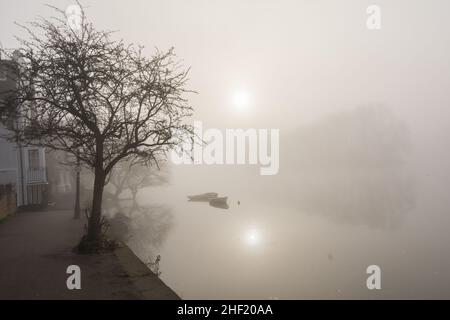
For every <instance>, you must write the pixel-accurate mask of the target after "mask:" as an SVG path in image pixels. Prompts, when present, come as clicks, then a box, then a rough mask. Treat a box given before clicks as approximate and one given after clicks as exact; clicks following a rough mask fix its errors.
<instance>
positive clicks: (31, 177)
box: [25, 168, 47, 184]
mask: <svg viewBox="0 0 450 320" xmlns="http://www.w3.org/2000/svg"><path fill="white" fill-rule="evenodd" d="M25 182H26V183H28V184H37V183H47V170H46V169H45V168H28V170H26V173H25Z"/></svg>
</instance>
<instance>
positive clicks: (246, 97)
mask: <svg viewBox="0 0 450 320" xmlns="http://www.w3.org/2000/svg"><path fill="white" fill-rule="evenodd" d="M232 102H233V106H234V107H235V109H236V110H237V111H240V112H245V111H247V110H248V108H249V106H250V94H249V93H248V92H247V91H245V90H239V91H236V92H235V93H234V94H233V97H232Z"/></svg>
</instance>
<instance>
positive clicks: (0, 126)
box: [0, 59, 48, 207]
mask: <svg viewBox="0 0 450 320" xmlns="http://www.w3.org/2000/svg"><path fill="white" fill-rule="evenodd" d="M15 63H17V62H16V61H13V60H2V59H0V108H5V101H6V99H7V96H8V94H11V93H10V91H11V89H14V87H15V85H16V84H15V82H14V80H13V79H14V77H12V76H10V75H9V74H8V73H9V72H11V70H13V68H11V66H13V65H14V64H15ZM15 107H20V106H15ZM17 120H18V119H14V118H13V117H11V116H10V115H8V113H5V112H2V110H0V185H7V184H11V185H13V187H14V189H15V192H16V199H17V207H45V206H46V205H47V201H48V195H47V192H48V179H47V165H46V154H45V149H44V148H42V147H31V146H22V145H21V144H20V143H18V142H14V141H11V140H8V139H6V138H4V136H6V135H7V134H8V133H9V132H8V129H7V125H6V124H7V123H8V122H9V123H8V124H9V125H11V124H14V123H17Z"/></svg>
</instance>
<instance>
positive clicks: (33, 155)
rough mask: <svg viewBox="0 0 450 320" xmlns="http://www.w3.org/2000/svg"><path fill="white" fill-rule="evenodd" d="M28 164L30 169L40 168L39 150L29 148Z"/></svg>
mask: <svg viewBox="0 0 450 320" xmlns="http://www.w3.org/2000/svg"><path fill="white" fill-rule="evenodd" d="M28 164H29V167H30V169H39V150H38V149H31V150H28Z"/></svg>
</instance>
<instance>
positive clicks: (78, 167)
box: [73, 154, 81, 219]
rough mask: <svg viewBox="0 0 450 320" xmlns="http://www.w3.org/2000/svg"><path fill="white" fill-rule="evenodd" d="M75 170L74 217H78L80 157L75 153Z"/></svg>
mask: <svg viewBox="0 0 450 320" xmlns="http://www.w3.org/2000/svg"><path fill="white" fill-rule="evenodd" d="M75 170H76V179H75V180H76V186H75V189H76V190H75V212H74V216H73V218H74V219H79V218H80V171H81V167H80V157H79V156H78V154H77V167H76V168H75Z"/></svg>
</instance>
